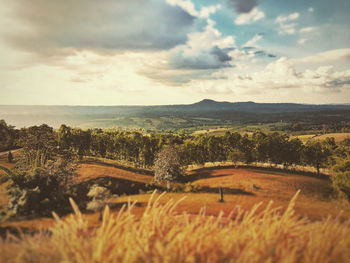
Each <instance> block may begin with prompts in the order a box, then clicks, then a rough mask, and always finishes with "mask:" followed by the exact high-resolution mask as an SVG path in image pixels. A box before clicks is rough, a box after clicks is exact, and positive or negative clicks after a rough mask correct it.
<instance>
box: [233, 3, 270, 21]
mask: <svg viewBox="0 0 350 263" xmlns="http://www.w3.org/2000/svg"><path fill="white" fill-rule="evenodd" d="M264 17H265V13H264V12H263V11H261V10H259V9H258V8H256V7H254V8H253V9H252V10H251V11H250V12H249V13H242V14H240V15H239V16H238V17H237V18H236V19H235V24H236V25H243V24H251V23H254V22H256V21H258V20H261V19H263V18H264Z"/></svg>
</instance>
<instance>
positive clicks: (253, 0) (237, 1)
mask: <svg viewBox="0 0 350 263" xmlns="http://www.w3.org/2000/svg"><path fill="white" fill-rule="evenodd" d="M228 3H229V5H230V6H231V7H233V8H234V9H235V10H236V12H237V13H249V12H250V11H251V10H252V9H253V8H254V7H255V6H257V5H258V2H257V0H228Z"/></svg>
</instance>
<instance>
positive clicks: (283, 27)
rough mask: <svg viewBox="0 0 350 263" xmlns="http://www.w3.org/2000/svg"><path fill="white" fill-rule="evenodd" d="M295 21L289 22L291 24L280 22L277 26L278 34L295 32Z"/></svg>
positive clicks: (292, 33)
mask: <svg viewBox="0 0 350 263" xmlns="http://www.w3.org/2000/svg"><path fill="white" fill-rule="evenodd" d="M296 25H297V24H296V23H291V24H280V26H279V28H278V34H280V35H285V34H287V35H294V34H295V33H296V29H295V27H296Z"/></svg>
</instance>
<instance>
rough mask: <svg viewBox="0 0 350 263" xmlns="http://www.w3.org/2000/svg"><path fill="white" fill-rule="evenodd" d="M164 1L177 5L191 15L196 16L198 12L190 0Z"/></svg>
mask: <svg viewBox="0 0 350 263" xmlns="http://www.w3.org/2000/svg"><path fill="white" fill-rule="evenodd" d="M166 2H167V3H168V4H169V5H171V6H179V7H181V8H182V9H183V10H185V11H187V12H188V13H189V14H190V15H192V16H198V12H197V10H196V9H195V7H194V4H193V3H192V2H191V1H185V0H166Z"/></svg>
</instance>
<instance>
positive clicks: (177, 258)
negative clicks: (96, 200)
mask: <svg viewBox="0 0 350 263" xmlns="http://www.w3.org/2000/svg"><path fill="white" fill-rule="evenodd" d="M298 193H299V192H297V194H296V195H295V196H294V197H293V199H292V200H291V202H290V204H289V207H288V208H287V209H286V211H285V212H284V213H280V212H278V211H277V210H276V209H275V208H272V202H271V203H270V204H269V205H267V206H266V208H265V209H263V210H262V211H261V205H260V204H257V205H255V206H254V207H253V208H252V209H251V210H250V211H246V212H245V211H243V210H241V209H236V210H235V211H234V212H232V213H231V214H230V217H228V218H227V217H224V216H223V214H222V213H221V214H220V215H219V216H218V217H212V216H210V217H208V216H206V215H205V210H204V209H203V210H202V211H201V213H200V214H198V215H195V216H194V215H189V214H187V213H183V214H176V212H175V211H176V210H175V207H176V206H177V205H178V203H179V202H174V201H173V200H170V201H168V202H165V203H163V204H162V202H161V201H162V198H163V195H160V197H157V198H156V195H155V193H153V195H152V196H151V198H150V199H149V202H148V205H147V209H146V210H145V212H144V214H143V216H142V217H141V218H140V219H137V218H136V217H135V216H134V215H133V209H134V208H133V207H134V205H135V203H131V202H129V207H126V206H124V207H123V208H122V209H121V210H120V211H119V212H118V213H117V214H113V213H112V212H111V211H110V209H109V207H108V206H107V207H105V209H104V212H103V220H102V223H101V225H100V226H99V227H97V228H96V229H89V228H88V227H87V222H86V220H84V217H83V216H82V215H81V213H80V211H79V209H78V207H77V205H76V204H75V203H74V201H73V200H71V203H72V206H73V210H74V212H75V215H72V216H71V217H68V218H66V219H64V220H62V219H59V218H58V216H57V215H56V214H54V217H55V218H56V221H57V223H56V225H55V226H54V227H53V228H52V229H51V233H50V234H48V233H47V232H41V233H38V234H36V235H34V236H30V235H22V236H21V237H20V238H17V239H16V238H8V239H6V240H0V253H1V257H0V262H1V263H2V262H4V263H5V262H6V263H8V262H38V263H40V262H47V263H49V262H50V263H52V262H77V263H80V262H81V263H90V262H106V263H110V262H243V263H244V262H291V263H296V262H315V263H316V262H317V263H318V262H347V260H348V259H349V258H350V221H341V220H340V218H331V217H328V218H327V220H324V221H317V222H310V221H307V220H306V219H302V218H301V219H300V218H298V217H297V216H296V215H294V209H293V208H294V205H295V202H296V198H297V196H298ZM259 209H260V210H259Z"/></svg>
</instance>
